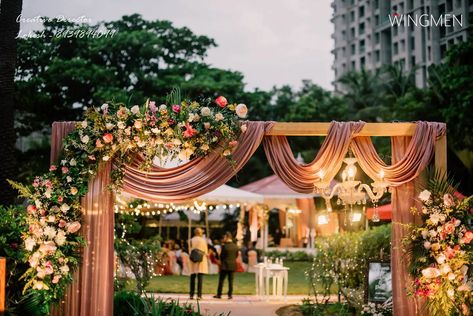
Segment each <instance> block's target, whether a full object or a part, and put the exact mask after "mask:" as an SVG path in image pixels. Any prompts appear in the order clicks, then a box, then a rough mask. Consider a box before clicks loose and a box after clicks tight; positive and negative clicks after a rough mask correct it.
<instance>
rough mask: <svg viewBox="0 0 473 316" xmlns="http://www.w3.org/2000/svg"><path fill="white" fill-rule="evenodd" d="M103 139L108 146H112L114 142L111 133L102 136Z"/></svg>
mask: <svg viewBox="0 0 473 316" xmlns="http://www.w3.org/2000/svg"><path fill="white" fill-rule="evenodd" d="M102 139H103V141H104V142H105V143H106V144H110V143H111V142H113V135H112V134H111V133H105V134H104V135H103V136H102Z"/></svg>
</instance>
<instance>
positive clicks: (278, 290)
mask: <svg viewBox="0 0 473 316" xmlns="http://www.w3.org/2000/svg"><path fill="white" fill-rule="evenodd" d="M288 271H289V268H287V267H283V266H282V265H280V264H271V265H267V266H265V267H264V271H263V273H264V280H265V283H266V291H265V297H266V300H269V298H270V296H271V297H272V298H274V299H281V298H284V301H286V298H287V284H288V281H289V277H288ZM271 278H272V279H273V291H272V295H270V292H269V279H271Z"/></svg>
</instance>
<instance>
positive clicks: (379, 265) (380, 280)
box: [365, 261, 393, 303]
mask: <svg viewBox="0 0 473 316" xmlns="http://www.w3.org/2000/svg"><path fill="white" fill-rule="evenodd" d="M392 292H393V286H392V274H391V263H390V262H388V261H368V263H367V273H366V281H365V298H366V301H367V302H379V303H382V302H385V301H386V300H387V299H389V298H390V297H392Z"/></svg>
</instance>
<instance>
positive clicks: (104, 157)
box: [102, 156, 110, 161]
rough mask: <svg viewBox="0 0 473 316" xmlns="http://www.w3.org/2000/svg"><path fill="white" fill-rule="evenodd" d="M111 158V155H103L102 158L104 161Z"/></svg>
mask: <svg viewBox="0 0 473 316" xmlns="http://www.w3.org/2000/svg"><path fill="white" fill-rule="evenodd" d="M109 159H110V157H109V156H103V157H102V160H103V161H108V160H109Z"/></svg>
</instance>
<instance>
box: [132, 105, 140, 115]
mask: <svg viewBox="0 0 473 316" xmlns="http://www.w3.org/2000/svg"><path fill="white" fill-rule="evenodd" d="M139 111H140V107H139V106H138V105H135V106H133V107H132V108H131V113H133V114H135V115H136V114H137V113H138V112H139Z"/></svg>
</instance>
